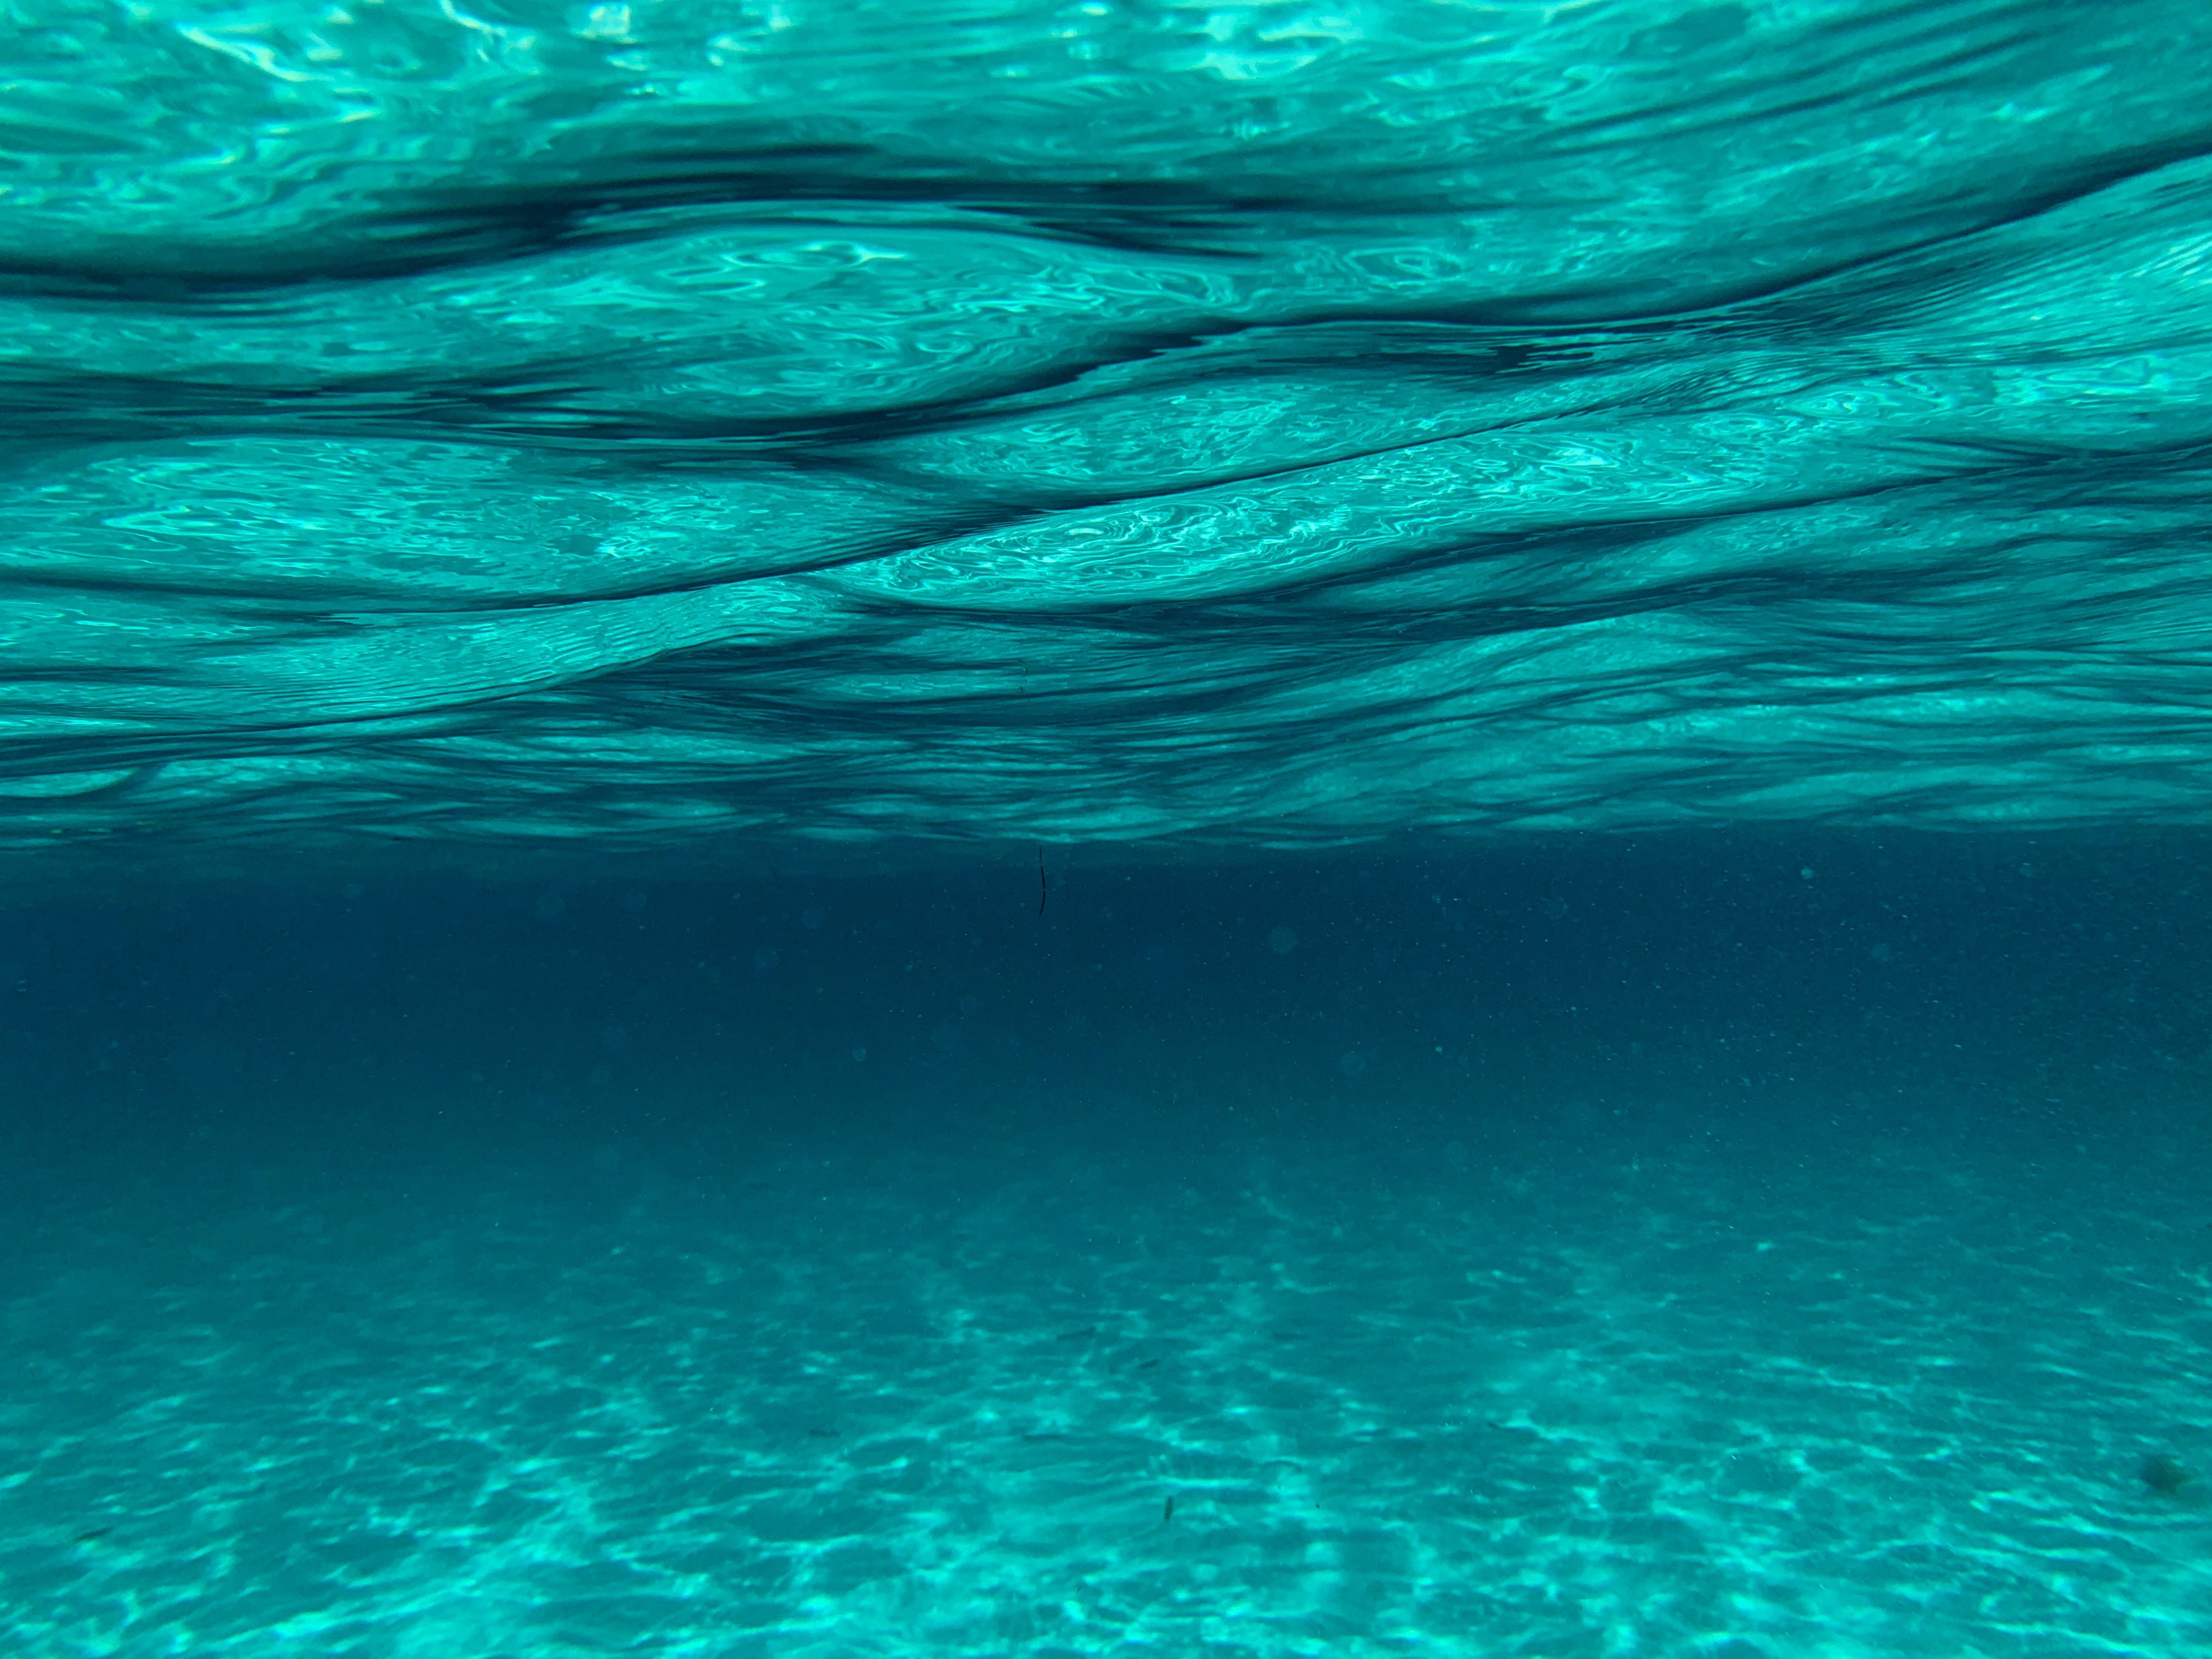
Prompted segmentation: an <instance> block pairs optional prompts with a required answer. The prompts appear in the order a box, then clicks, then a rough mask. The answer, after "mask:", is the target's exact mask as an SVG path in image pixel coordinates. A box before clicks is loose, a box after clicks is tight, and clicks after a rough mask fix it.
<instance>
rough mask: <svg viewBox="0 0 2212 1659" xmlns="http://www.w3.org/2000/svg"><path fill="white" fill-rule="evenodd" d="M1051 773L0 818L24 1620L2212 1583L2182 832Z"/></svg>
mask: <svg viewBox="0 0 2212 1659" xmlns="http://www.w3.org/2000/svg"><path fill="white" fill-rule="evenodd" d="M1033 852H1034V849H1032V848H1003V849H999V850H998V851H997V852H996V853H994V854H990V855H988V856H981V855H979V856H977V857H975V858H973V859H970V860H964V861H961V860H939V861H938V862H936V863H934V864H911V863H910V864H905V865H898V866H891V865H886V866H884V867H882V868H880V869H877V868H861V867H858V866H855V865H853V864H850V863H846V864H831V865H828V866H823V867H822V868H818V869H813V870H806V869H794V868H783V867H774V866H773V865H772V861H767V860H763V861H758V862H756V863H755V864H754V865H752V866H750V867H748V868H746V869H744V870H741V871H732V872H727V873H726V876H725V877H723V878H715V879H700V878H689V879H682V880H678V879H672V878H665V877H664V878H657V879H648V880H640V881H635V882H628V881H620V880H610V879H607V878H605V876H604V875H603V874H602V875H593V874H592V873H591V872H585V871H571V872H566V873H565V874H548V875H545V876H544V877H543V878H533V879H531V880H528V881H512V882H496V881H493V882H486V881H482V880H477V879H474V878H464V877H461V876H458V875H447V876H445V877H441V878H435V879H433V878H428V877H426V876H424V875H423V874H422V873H421V872H405V873H402V874H394V873H392V872H389V871H386V872H376V871H374V870H368V869H363V870H361V871H357V872H353V873H352V874H349V875H345V876H343V877H341V876H337V875H332V876H331V877H330V878H327V879H323V880H316V879H314V878H312V877H311V876H309V875H307V874H303V873H302V872H299V871H296V870H295V871H286V870H283V869H282V868H277V867H271V868H270V869H267V870H264V872H263V873H262V877H261V878H260V879H259V880H258V881H252V882H249V881H246V880H244V879H242V878H233V879H227V880H219V881H218V880H204V881H200V882H197V883H191V882H183V881H179V880H178V879H177V878H174V877H173V876H172V875H167V874H164V873H161V872H154V873H152V874H148V873H145V872H142V873H141V874H139V875H138V876H137V877H135V878H117V879H116V880H115V881H114V882H113V883H112V884H110V885H109V886H108V887H107V888H106V890H102V891H99V892H92V891H88V890H84V889H83V888H82V887H81V886H79V885H76V884H70V885H69V886H66V887H64V888H62V889H60V890H46V891H43V892H41V891H36V890H22V891H19V892H17V893H15V894H14V895H11V896H10V897H9V901H8V903H7V905H6V908H5V910H4V929H5V931H4V937H5V939H6V941H7V951H6V953H5V960H4V961H0V969H4V970H5V971H4V972H0V1063H4V1066H5V1072H6V1076H7V1079H8V1094H7V1097H6V1100H5V1103H4V1109H0V1206H4V1210H5V1213H6V1215H7V1216H8V1218H9V1226H8V1228H7V1230H6V1231H5V1234H4V1237H0V1341H4V1344H5V1352H6V1355H7V1365H6V1369H5V1372H4V1375H0V1586H4V1593H0V1609H4V1611H0V1628H4V1630H5V1632H6V1637H7V1644H8V1650H9V1652H11V1653H19V1654H22V1655H25V1656H27V1659H63V1656H70V1659H76V1656H82V1655H89V1654H118V1655H137V1654H151V1653H179V1654H195V1655H197V1654H210V1655H215V1654H220V1655H223V1656H238V1659H248V1656H251V1659H261V1656H278V1655H291V1654H295V1653H306V1652H313V1653H317V1654H331V1655H346V1656H356V1655H358V1656H363V1659H369V1656H375V1659H383V1656H424V1659H462V1656H507V1659H540V1656H545V1659H583V1656H599V1655H614V1654H654V1655H667V1656H678V1655H682V1656H693V1655H697V1656H725V1655H727V1656H736V1655H748V1656H750V1655H761V1656H781V1655H787V1654H805V1655H823V1656H828V1655H841V1656H842V1655H854V1654H861V1655H868V1654H880V1655H938V1654H943V1655H986V1654H989V1655H1000V1654H1035V1655H1068V1656H1076V1655H1091V1654H1106V1653H1124V1652H1159V1653H1172V1654H1200V1653H1204V1654H1217V1655H1223V1656H1244V1655H1250V1656H1255V1659H1261V1656H1276V1655H1285V1654H1317V1653H1324V1652H1327V1653H1344V1654H1359V1655H1383V1654H1423V1655H1430V1654H1433V1655H1451V1656H1476V1655H1482V1656H1487V1655H1494V1654H1516V1655H1545V1656H1554V1655H1583V1654H1586V1655H1591V1656H1599V1655H1609V1654H1620V1653H1650V1654H1664V1655H1681V1656H1689V1655H1693V1654H1695V1655H1704V1654H1712V1653H1724V1654H1728V1655H1730V1656H1732V1659H1752V1656H1760V1655H1764V1656H1772V1659H1782V1656H1795V1655H1802V1654H1820V1655H1866V1656H1874V1655H1883V1656H1896V1655H1905V1656H1914V1655H1923V1654H1924V1655H1929V1656H1934V1655H1944V1656H1951V1655H1957V1654H1960V1653H2005V1654H2033V1655H2052V1656H2058V1655H2089V1654H2106V1653H2112V1652H2116V1651H2124V1652H2130V1653H2144V1654H2173V1655H2181V1654H2186V1653H2192V1652H2196V1651H2200V1650H2202V1648H2203V1644H2204V1643H2205V1642H2206V1641H2207V1640H2208V1639H2212V1491H2208V1487H2207V1482H2208V1480H2212V1420H2208V1418H2207V1416H2206V1412H2205V1407H2204V1401H2205V1399H2206V1397H2207V1387H2208V1383H2212V1358H2208V1351H2207V1347H2206V1343H2207V1340H2208V1339H2212V1133H2208V1125H2207V1121H2206V1114H2205V1110H2204V1104H2205V1097H2206V1094H2207V1091H2208V1088H2212V994H2208V991H2207V988H2206V987H2207V984H2208V979H2207V975H2206V968H2207V963H2208V960H2209V959H2212V887H2208V885H2207V884H2206V882H2205V880H2204V878H2203V875H2202V873H2201V864H2202V860H2201V856H2200V854H2201V848H2199V847H2198V845H2197V842H2195V840H2194V838H2193V837H2183V838H2178V839H2166V840H2160V839H2159V838H2157V837H2154V836H2145V835H2142V834H2136V835H2134V836H2127V837H2116V836H2104V837H2089V838H2083V837H2054V836H2020V837H2005V838H2001V839H1999V840H1996V841H1991V840H1989V839H1986V838H1966V839H1961V838H1955V837H1944V836H1936V837H1929V836H1881V837H1870V836H1850V835H1843V834H1838V833H1835V832H1828V833H1826V834H1818V835H1816V834H1811V833H1791V834H1788V835H1783V834H1777V833H1771V832H1769V833H1765V834H1759V835H1752V834H1744V835H1738V836H1730V837H1714V836H1697V837H1692V838H1664V837H1661V838H1642V839H1632V840H1627V841H1617V840H1604V839H1599V840H1589V839H1584V840H1582V841H1577V842H1567V841H1559V840H1553V841H1546V842H1524V843H1519V844H1516V846H1514V847H1512V848H1495V849H1488V850H1486V851H1484V852H1481V853H1477V854H1470V853H1468V851H1467V849H1465V848H1454V849H1447V850H1445V851H1442V852H1435V851H1428V852H1425V851H1422V850H1420V849H1417V848H1399V849H1396V850H1395V851H1394V852H1392V853H1390V854H1387V855H1383V854H1343V855H1340V856H1337V857H1334V858H1330V859H1326V860H1322V859H1316V858H1313V857H1311V856H1307V855H1301V856H1298V857H1296V858H1286V857H1278V858H1275V859H1269V860H1262V859H1247V860H1235V861H1227V862H1221V861H1212V862H1206V863H1199V864H1193V865H1190V866H1181V867H1165V866H1158V865H1157V864H1138V865H1132V864H1129V863H1127V862H1123V861H1117V860H1111V859H1105V858H1102V857H1100V856H1099V855H1097V854H1085V853H1083V852H1081V851H1079V850H1078V851H1073V852H1070V851H1068V850H1066V849H1053V851H1052V853H1051V854H1050V855H1049V862H1048V866H1047V877H1048V879H1047V882H1046V883H1045V884H1044V885H1043V887H1042V891H1041V890H1040V883H1039V878H1038V872H1037V870H1036V865H1035V863H1034V862H1033ZM1040 898H1042V900H1043V901H1044V902H1043V906H1042V910H1040V908H1039V901H1040Z"/></svg>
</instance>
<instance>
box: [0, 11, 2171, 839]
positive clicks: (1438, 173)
mask: <svg viewBox="0 0 2212 1659" xmlns="http://www.w3.org/2000/svg"><path fill="white" fill-rule="evenodd" d="M15 17H16V20H17V21H16V23H15V33H13V34H12V35H11V37H10V39H11V42H12V44H11V45H10V46H9V48H8V52H9V61H8V64H7V69H8V75H7V76H6V80H7V91H6V94H5V100H6V101H5V104H4V109H5V112H6V113H5V116H4V119H5V122H6V127H5V131H6V133H7V143H6V146H5V148H6V149H7V152H8V155H7V159H6V167H7V171H6V173H5V175H4V178H0V185H3V186H4V190H5V195H4V197H0V204H4V210H5V212H6V214H7V226H8V229H9V236H8V237H7V239H6V243H7V246H6V252H5V254H4V258H3V259H0V307H4V309H5V323H4V326H0V339H4V341H5V344H4V348H0V351H4V365H5V366H4V368H0V411H4V428H5V432H6V443H7V451H8V453H7V465H6V468H5V470H4V474H0V522H4V523H5V525H6V526H7V532H6V535H5V537H4V538H0V603H4V605H5V607H6V610H5V615H4V622H3V623H0V626H3V627H4V629H5V636H6V638H7V639H8V640H9V647H8V649H7V652H6V662H5V666H4V667H0V675H3V676H4V679H0V721H4V726H0V787H4V788H5V790H6V791H7V813H6V817H5V820H4V823H5V833H6V835H7V836H9V838H10V839H11V840H12V841H13V842H15V844H16V845H18V846H43V845H47V844H50V843H51V842H52V841H53V840H55V839H56V838H62V839H72V840H73V839H79V838H86V839H93V840H97V841H104V842H112V841H118V840H120V841H122V842H131V841H133V840H149V841H151V842H154V843H155V844H158V845H161V846H164V847H167V846H170V845H173V844H174V843H175V842H178V841H179V840H180V839H187V838H197V839H200V840H207V841H215V842H239V841H240V840H247V841H251V840H254V839H264V840H276V841H280V842H287V843H290V842H297V841H299V840H301V839H302V838H310V839H330V838H336V839H341V840H345V841H349V842H358V841H363V840H366V841H368V842H383V841H386V840H389V839H391V838H395V837H396V838H401V839H409V840H434V841H437V842H441V844H446V845H449V846H450V845H452V844H454V843H457V842H469V843H472V844H476V845H479V846H483V847H487V848H502V847H510V846H513V845H515V844H518V843H520V842H556V843H560V842H569V841H574V840H576V839H579V838H583V839H588V840H589V841H591V842H593V843H594V844H599V845H604V844H606V843H607V842H608V841H609V840H610V838H612V839H615V840H618V841H619V842H621V843H622V844H623V845H626V846H638V845H647V844H659V843H669V842H673V843H681V844H688V843H693V842H700V841H702V840H706V841H711V840H713V839H714V838H715V837H717V836H722V837H726V836H732V835H740V836H756V837H757V836H774V837H778V838H796V839H820V838H829V839H830V840H834V841H853V840H874V839H878V838H881V837H884V836H911V837H923V838H934V837H945V836H951V837H956V838H975V837H979V836H980V837H1000V836H1004V837H1013V838H1017V839H1019V838H1036V837H1045V838H1066V839H1081V840H1086V841H1092V842H1097V841H1114V842H1144V841H1147V840H1159V839H1175V840H1177V841H1179V842H1184V843H1188V842H1192V841H1194V840H1202V841H1206V842H1214V843H1234V844H1241V845H1253V844H1261V845H1309V844H1314V843H1317V842H1332V841H1340V840H1344V839H1347V838H1351V839H1357V838H1359V837H1362V836H1372V835H1376V834H1383V833H1401V832H1404V831H1406V830H1408V829H1424V830H1435V831H1438V832H1443V833H1461V832H1467V831H1475V830H1494V829H1527V828H1530V827H1536V828H1550V829H1558V828H1588V827H1593V826H1599V827H1613V828H1653V827H1664V826H1680V825H1698V824H1714V823H1741V822H1744V821H1747V820H1755V821H1775V822H1793V821H1804V820H1808V819H1813V820H1819V821H1822V822H1830V823H1887V824H1899V825H1936V826H1961V825H1963V826H1978V825H1988V824H2002V825H2008V826H2020V825H2033V826H2046V827H2048V826H2057V825H2071V824H2080V825H2087V824H2094V823H2105V822H2110V821H2112V820H2113V819H2114V818H2116V817H2127V818H2130V819H2141V818H2156V819H2162V820H2167V821H2186V822H2196V821H2197V820H2199V819H2200V818H2201V817H2203V805H2202V803H2203V800H2204V799H2205V787H2206V765H2207V754H2208V748H2207V743H2206V738H2205V736H2204V730H2203V694H2202V682H2203V675H2204V672H2205V667H2206V664H2205V656H2204V643H2203V641H2204V635H2205V629H2206V614H2207V600H2206V568H2205V563H2204V555H2203V546H2204V539H2205V538H2204V525H2205V518H2204V510H2203V499H2204V497H2205V495H2206V494H2207V489H2206V471H2205V466H2206V463H2205V460H2204V454H2205V451H2204V446H2205V444H2206V443H2207V441H2208V439H2212V426H2208V420H2212V416H2207V414H2206V410H2208V409H2212V398H2208V397H2207V396H2206V387H2207V380H2206V376H2207V374H2208V365H2209V364H2212V332H2208V331H2209V330H2212V307H2208V301H2207V299H2206V295H2207V294H2208V292H2212V290H2208V289H2207V286H2206V270H2207V266H2206V258H2207V255H2206V251H2205V244H2204V240H2203V237H2204V226H2205V223H2206V222H2207V212H2208V203H2212V173H2208V171H2207V163H2206V161H2205V160H2204V159H2203V155H2204V152H2205V150H2206V147H2207V143H2208V135H2212V128H2208V126H2207V118H2206V116H2205V115H2204V113H2203V107H2202V105H2203V100H2201V99H2199V98H2197V97H2196V96H2194V95H2193V89H2194V88H2196V87H2197V86H2198V85H2199V84H2201V83H2202V82H2203V80H2204V78H2205V76H2206V74H2207V72H2208V70H2212V16H2208V15H2207V14H2206V13H2204V12H2203V9H2201V8H2198V7H2194V6H2190V5H2182V4H2174V3H2150V0H2145V3H2112V0H2095V3H2063V0H2036V3H2009V0H2005V3H2000V0H1951V3H1941V0H1930V3H1923V4H1914V5H1876V4H1871V3H1864V0H1844V3H1825V0H1789V3H1781V0H1776V3H1765V4H1758V5H1751V4H1733V3H1723V4H1695V5H1692V4H1681V3H1669V0H1621V3H1589V4H1577V5H1566V6H1560V5H1550V4H1534V3H1518V0H1511V3H1496V4H1488V5H1479V6H1461V5H1447V4H1434V3H1406V4H1366V3H1361V4H1353V5H1347V6H1342V7H1335V8H1331V7H1328V6H1323V5H1319V4H1315V5H1304V4H1297V3H1283V4H1269V5H1235V4H1223V5H1209V6H1206V7H1203V8H1200V7H1194V6H1178V5H1161V6H1151V7H1147V6H1129V5H1122V4H1117V3H1108V0H1100V3H1096V4H1087V3H1086V4H1069V5H1059V6H1037V7H1033V8H1028V9H1021V8H1017V7H1011V6H1010V7H1004V8H998V7H981V6H974V7H970V6H963V7H958V8H953V9H946V8H944V7H926V8H921V9H918V10H917V9H913V8H904V7H874V6H870V5H865V4H835V3H816V0H773V3H769V0H747V3H744V4H742V5H725V4H720V3H690V4H684V5H673V4H665V5H647V4H643V3H639V4H630V5H625V4H619V3H606V4H599V5H586V4H576V5H569V6H553V5H535V4H526V3H502V4H500V5H496V6H490V7H486V6H482V5H473V6H472V5H469V4H464V3H461V0H439V3H427V0H374V3H371V0H362V3H360V4H357V5H350V6H348V5H338V4H335V3H330V4H318V5H282V4H267V5H262V4H254V5H241V6H234V7H228V8H222V9H202V8H199V7H196V6H191V5H173V4H169V3H166V0H157V3H146V4H134V5H132V6H131V7H130V8H128V9H109V8H105V7H80V6H76V5H65V4H37V3H33V4H30V5H26V6H21V7H19V8H18V9H17V10H16V12H15Z"/></svg>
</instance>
